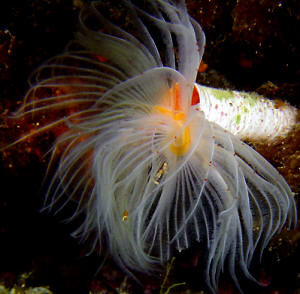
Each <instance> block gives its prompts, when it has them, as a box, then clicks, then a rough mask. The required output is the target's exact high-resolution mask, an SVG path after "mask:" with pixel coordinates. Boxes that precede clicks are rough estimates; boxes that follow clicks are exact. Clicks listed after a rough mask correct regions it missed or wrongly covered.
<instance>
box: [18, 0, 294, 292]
mask: <svg viewBox="0 0 300 294" xmlns="http://www.w3.org/2000/svg"><path fill="white" fill-rule="evenodd" d="M136 2H137V1H136ZM142 2H144V4H145V7H144V8H142V7H140V6H139V5H138V4H137V3H138V2H137V3H135V4H134V3H132V2H129V1H124V6H122V9H120V13H121V14H122V13H123V14H125V15H126V17H125V18H124V19H126V20H127V22H128V23H126V26H125V27H122V28H121V27H119V26H118V25H116V24H114V21H115V20H112V19H113V16H112V17H111V18H112V19H110V20H108V19H107V18H105V17H104V16H103V15H102V14H101V12H102V11H105V9H106V6H105V4H104V2H92V3H91V4H90V5H88V6H86V7H84V8H83V9H82V11H81V14H80V30H79V32H78V33H77V34H76V39H75V40H74V41H72V42H71V43H70V44H69V45H68V46H67V48H66V50H65V52H63V53H62V54H60V55H59V56H56V57H54V58H52V59H50V60H49V61H47V62H46V63H45V64H44V65H42V66H41V67H40V68H39V69H38V70H37V72H36V73H35V74H34V75H33V76H32V78H31V88H30V90H29V92H28V93H27V95H26V97H25V101H24V104H23V106H22V107H21V108H20V109H19V110H18V111H17V112H16V113H15V117H16V118H22V117H28V116H36V117H41V116H43V117H49V116H51V114H52V113H57V114H58V118H57V119H55V120H53V121H50V122H47V123H45V124H41V126H40V128H38V129H37V130H35V131H34V132H31V133H30V134H28V135H25V136H23V137H21V138H20V139H19V140H17V141H16V142H20V141H23V140H26V139H27V138H29V137H31V136H33V135H36V134H40V133H42V132H45V131H49V130H50V131H51V130H53V129H55V128H60V130H61V132H59V135H58V136H57V140H56V142H55V144H54V146H53V149H52V156H53V157H52V158H56V157H57V156H59V162H58V165H57V169H56V172H55V174H54V177H53V178H52V180H51V183H50V186H49V189H48V193H47V195H46V200H45V208H46V209H50V210H52V209H54V210H56V211H58V210H60V209H62V208H63V207H64V206H65V205H67V204H68V202H70V201H72V202H74V203H76V205H75V206H76V209H75V210H74V213H73V215H72V216H71V217H70V219H73V218H75V217H77V216H78V215H84V220H83V222H82V223H81V225H80V226H79V227H78V229H77V230H76V231H75V232H74V236H78V237H79V238H81V239H83V240H85V239H88V238H89V237H90V236H94V237H93V242H92V243H91V250H93V249H95V248H99V247H100V248H101V244H103V242H106V246H107V248H108V249H109V251H110V253H111V254H112V256H113V257H114V259H115V260H116V262H117V263H118V264H119V266H121V267H122V268H123V269H125V270H127V271H141V272H145V273H150V272H153V271H157V270H160V269H161V268H162V267H163V265H165V263H166V262H167V261H168V260H169V259H170V258H171V256H172V254H173V252H174V250H179V251H181V250H183V249H185V248H188V247H189V246H190V245H191V244H194V243H196V242H202V243H203V244H205V245H206V267H205V273H204V274H205V277H206V282H207V285H208V286H209V288H210V289H211V291H212V292H216V291H217V287H218V279H219V276H220V273H221V272H222V271H223V269H224V268H225V266H227V268H228V270H229V272H230V273H231V276H232V278H233V280H234V281H235V283H236V285H237V286H238V285H239V283H238V279H237V276H236V271H237V270H241V271H242V272H243V273H244V274H245V276H246V277H248V278H249V279H252V280H255V279H254V278H253V277H252V276H251V274H250V273H249V271H248V268H249V265H250V262H251V259H252V257H253V254H254V252H255V251H258V252H260V254H262V252H263V250H264V248H265V247H266V246H267V244H268V242H269V241H270V239H271V238H272V236H274V234H276V232H278V231H280V230H281V229H282V228H283V226H284V225H285V224H287V226H291V225H294V224H295V223H296V218H297V216H296V215H297V213H296V206H295V202H294V199H293V193H292V191H291V190H290V188H289V186H288V184H287V183H286V181H285V180H284V179H283V177H282V176H281V175H280V174H279V173H278V172H277V170H276V169H275V168H274V167H272V166H271V165H270V164H269V163H268V162H267V161H266V160H265V159H264V158H263V157H262V156H260V155H259V154H258V153H257V152H256V151H255V150H253V149H252V148H251V147H249V146H247V145H246V144H245V143H243V142H242V141H241V140H240V139H239V138H238V137H237V136H240V137H241V138H243V137H245V138H246V137H247V136H248V133H249V132H250V133H251V132H252V131H251V128H252V127H253V126H252V124H251V123H250V124H248V123H247V120H246V119H245V120H244V117H248V118H251V115H253V113H255V112H257V110H256V108H255V105H256V104H255V103H254V102H253V101H252V102H251V101H250V99H248V100H245V99H244V100H242V98H243V97H241V95H240V97H237V96H238V95H239V94H238V93H237V92H232V98H230V99H232V100H230V99H225V100H224V99H223V100H224V101H223V100H222V99H220V95H221V94H222V95H224V93H225V91H223V92H222V90H216V89H211V88H206V87H202V86H199V85H197V84H195V80H196V76H197V70H198V66H199V64H200V61H201V58H202V55H203V51H204V45H205V36H204V33H203V31H202V29H201V27H200V25H199V24H198V23H196V22H195V21H194V20H193V19H192V18H190V16H189V15H188V13H187V9H186V6H185V4H184V1H172V0H153V1H150V0H149V1H142ZM124 7H125V8H124ZM127 16H129V17H127ZM218 91H221V92H222V93H221V92H218ZM226 93H228V92H226ZM226 95H227V94H226ZM226 95H225V96H226ZM245 95H246V94H245ZM245 95H244V96H245ZM227 96H228V95H227ZM227 96H226V97H227ZM227 98H228V97H227ZM237 98H239V99H240V100H238V99H237ZM214 99H215V100H214ZM214 101H219V102H218V108H219V110H218V109H216V104H217V103H216V102H214ZM225 101H226V103H227V104H226V103H223V102H225ZM247 101H248V102H247ZM221 102H222V103H221ZM239 103H243V104H242V106H240V104H239ZM247 103H249V107H248V106H247ZM251 103H252V104H251ZM225 104H226V105H225ZM231 104H232V105H231ZM259 105H264V104H259ZM250 106H253V107H252V108H251V107H250ZM247 110H248V111H247ZM260 110H261V111H262V112H263V114H262V116H263V117H266V115H265V112H266V111H268V108H267V107H262V106H260V108H258V112H259V111H260ZM219 111H221V112H222V111H223V112H224V113H227V116H226V115H224V116H223V115H222V113H221V112H219ZM241 111H242V113H243V115H244V117H241ZM214 113H216V115H215V117H214ZM292 113H293V110H291V115H293V114H292ZM258 115H259V113H258ZM226 117H227V119H228V117H230V119H231V120H235V122H236V124H235V126H234V125H233V124H231V125H228V124H227V123H226ZM274 117H276V115H275V116H274ZM224 119H225V120H224ZM290 120H291V121H293V118H291V119H290ZM280 123H282V121H281V122H280ZM62 126H63V127H62ZM239 126H240V128H238V127H239ZM284 128H285V127H284ZM242 131H244V132H245V133H244V134H246V135H243V133H241V132H242ZM254 131H255V132H256V129H255V130H254ZM265 131H266V130H265V129H263V132H265ZM271 133H272V131H271ZM66 197H67V198H66ZM254 228H255V229H254ZM98 245H99V246H98ZM238 287H239V286H238Z"/></svg>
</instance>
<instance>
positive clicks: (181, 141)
mask: <svg viewBox="0 0 300 294" xmlns="http://www.w3.org/2000/svg"><path fill="white" fill-rule="evenodd" d="M169 97H170V98H171V102H172V103H171V105H172V110H169V109H167V108H165V107H163V106H158V105H156V106H154V109H155V110H156V111H157V112H158V113H160V114H163V115H165V116H167V117H168V118H170V119H172V122H173V125H174V127H173V128H172V129H171V130H170V133H169V134H168V137H169V139H170V140H171V141H172V143H171V144H170V145H169V148H170V150H171V151H172V153H174V154H175V155H177V156H182V155H184V154H185V153H186V152H187V151H188V149H189V147H190V144H191V135H190V128H189V126H185V124H186V115H185V113H184V112H183V111H181V110H180V105H179V90H178V84H177V83H176V84H175V86H174V87H173V88H172V89H171V90H170V96H169Z"/></svg>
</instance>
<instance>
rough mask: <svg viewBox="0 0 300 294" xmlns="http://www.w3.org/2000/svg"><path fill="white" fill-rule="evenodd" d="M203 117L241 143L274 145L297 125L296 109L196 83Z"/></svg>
mask: <svg viewBox="0 0 300 294" xmlns="http://www.w3.org/2000/svg"><path fill="white" fill-rule="evenodd" d="M196 88H197V90H198V92H199V96H200V103H199V105H198V107H199V109H200V110H202V111H203V112H204V113H205V117H206V118H207V119H208V120H209V121H211V122H215V123H217V124H218V125H220V126H221V127H223V128H224V129H225V130H227V131H228V132H231V133H232V134H234V135H236V136H238V137H239V138H240V139H241V140H249V141H262V142H265V143H271V142H274V141H275V140H276V139H279V138H283V137H285V136H286V135H287V134H288V133H289V131H291V129H292V128H293V127H294V126H295V125H296V124H297V112H298V111H297V108H295V107H293V106H291V105H289V104H288V103H282V104H281V105H280V106H278V105H277V104H278V102H276V101H274V100H270V99H266V98H264V97H263V96H261V95H258V94H256V93H247V92H238V91H232V90H226V89H215V88H211V87H206V86H201V85H199V84H196Z"/></svg>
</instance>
